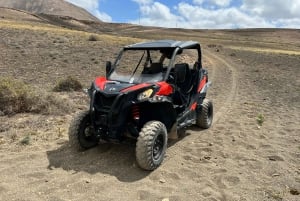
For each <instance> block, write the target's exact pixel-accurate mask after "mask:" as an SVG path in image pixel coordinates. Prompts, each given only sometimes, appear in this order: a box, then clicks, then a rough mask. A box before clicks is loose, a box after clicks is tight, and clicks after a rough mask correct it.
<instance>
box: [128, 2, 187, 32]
mask: <svg viewBox="0 0 300 201" xmlns="http://www.w3.org/2000/svg"><path fill="white" fill-rule="evenodd" d="M134 1H139V3H141V2H142V4H140V17H141V18H140V19H139V20H135V21H132V22H131V23H135V24H136V23H140V24H143V25H147V26H165V27H176V23H177V22H178V21H180V18H181V17H180V16H176V15H174V14H172V13H171V10H170V9H169V8H168V7H167V6H166V5H164V4H162V3H159V2H152V3H151V2H150V1H148V2H147V3H145V0H134ZM146 1H147V0H146Z"/></svg>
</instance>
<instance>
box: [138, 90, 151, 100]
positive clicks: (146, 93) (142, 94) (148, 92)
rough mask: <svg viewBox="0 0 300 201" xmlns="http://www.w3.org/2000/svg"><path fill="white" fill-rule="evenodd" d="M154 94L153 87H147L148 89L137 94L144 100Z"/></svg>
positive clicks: (139, 98)
mask: <svg viewBox="0 0 300 201" xmlns="http://www.w3.org/2000/svg"><path fill="white" fill-rule="evenodd" d="M152 95H153V89H147V90H145V91H143V92H142V93H140V94H139V95H138V96H137V99H138V100H139V101H144V100H147V99H148V98H150V97H151V96H152Z"/></svg>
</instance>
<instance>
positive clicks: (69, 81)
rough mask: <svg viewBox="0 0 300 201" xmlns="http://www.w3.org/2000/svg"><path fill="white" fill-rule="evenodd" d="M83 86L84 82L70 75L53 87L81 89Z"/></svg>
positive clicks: (60, 89) (62, 89) (57, 90)
mask: <svg viewBox="0 0 300 201" xmlns="http://www.w3.org/2000/svg"><path fill="white" fill-rule="evenodd" d="M82 88H83V87H82V84H81V83H80V82H79V81H78V80H77V79H76V78H73V77H71V76H68V77H67V78H66V79H63V80H60V81H59V82H58V83H57V84H56V86H55V87H54V88H53V91H55V92H62V91H81V90H82Z"/></svg>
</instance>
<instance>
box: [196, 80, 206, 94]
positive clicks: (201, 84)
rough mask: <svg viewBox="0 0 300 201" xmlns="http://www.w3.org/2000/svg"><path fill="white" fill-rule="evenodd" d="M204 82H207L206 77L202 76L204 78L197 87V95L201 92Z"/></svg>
mask: <svg viewBox="0 0 300 201" xmlns="http://www.w3.org/2000/svg"><path fill="white" fill-rule="evenodd" d="M206 82H207V76H204V78H203V79H202V80H201V82H200V84H199V87H198V90H197V92H198V93H199V92H200V91H201V90H202V88H203V87H204V85H205V84H206Z"/></svg>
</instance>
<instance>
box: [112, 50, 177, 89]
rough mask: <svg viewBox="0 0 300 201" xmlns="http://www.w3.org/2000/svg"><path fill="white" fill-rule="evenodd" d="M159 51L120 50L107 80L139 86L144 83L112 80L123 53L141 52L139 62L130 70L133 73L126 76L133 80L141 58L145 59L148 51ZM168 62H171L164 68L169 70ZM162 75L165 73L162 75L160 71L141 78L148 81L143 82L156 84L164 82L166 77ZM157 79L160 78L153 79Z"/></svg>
mask: <svg viewBox="0 0 300 201" xmlns="http://www.w3.org/2000/svg"><path fill="white" fill-rule="evenodd" d="M160 50H161V48H159V49H157V48H143V49H130V48H122V49H121V50H120V52H119V54H118V56H117V57H116V59H115V61H114V63H113V64H112V70H111V72H110V73H109V75H108V76H107V77H108V79H109V80H115V81H119V82H123V83H130V84H140V83H144V81H142V82H134V81H132V80H131V79H129V80H127V81H125V80H123V79H118V78H112V75H114V73H115V72H116V71H117V69H118V66H119V64H120V62H121V61H122V58H123V55H124V53H125V52H126V51H143V53H142V57H141V58H140V60H139V62H138V63H137V65H136V66H134V67H133V69H132V70H133V71H132V74H131V75H130V74H128V76H129V77H130V78H133V79H134V77H135V73H136V72H135V71H136V68H141V66H140V65H142V64H141V63H140V62H141V60H142V59H143V57H144V56H145V57H147V56H148V54H149V51H160ZM170 62H171V60H170V61H169V62H168V63H167V65H166V66H165V67H167V69H169V68H170ZM166 72H168V70H167V71H166ZM164 74H165V73H163V71H162V72H160V73H156V74H148V75H147V74H144V75H143V77H144V78H145V79H146V80H147V78H149V79H148V81H145V82H158V81H165V80H166V77H167V76H166V75H164ZM126 76H127V75H126ZM139 76H140V77H141V75H139ZM120 77H121V76H120ZM159 77H160V79H155V78H159ZM151 78H154V79H153V81H151Z"/></svg>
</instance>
